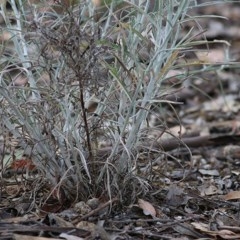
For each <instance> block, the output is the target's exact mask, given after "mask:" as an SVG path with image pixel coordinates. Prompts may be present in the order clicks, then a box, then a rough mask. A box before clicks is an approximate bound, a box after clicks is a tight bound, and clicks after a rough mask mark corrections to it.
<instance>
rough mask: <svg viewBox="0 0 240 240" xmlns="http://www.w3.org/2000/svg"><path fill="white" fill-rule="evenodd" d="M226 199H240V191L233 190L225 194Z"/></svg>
mask: <svg viewBox="0 0 240 240" xmlns="http://www.w3.org/2000/svg"><path fill="white" fill-rule="evenodd" d="M223 199H224V200H227V201H228V200H234V199H240V191H232V192H229V193H228V194H226V195H224V196H223Z"/></svg>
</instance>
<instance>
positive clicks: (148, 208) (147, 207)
mask: <svg viewBox="0 0 240 240" xmlns="http://www.w3.org/2000/svg"><path fill="white" fill-rule="evenodd" d="M138 206H139V207H140V208H141V209H142V210H143V213H144V214H145V215H151V216H152V217H153V218H154V217H156V210H155V208H154V207H153V205H152V204H151V203H150V202H148V201H145V200H143V199H138Z"/></svg>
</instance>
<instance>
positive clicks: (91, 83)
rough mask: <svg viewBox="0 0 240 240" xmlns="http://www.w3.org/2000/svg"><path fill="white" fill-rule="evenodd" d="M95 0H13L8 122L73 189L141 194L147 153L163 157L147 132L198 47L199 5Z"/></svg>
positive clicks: (0, 80) (54, 181)
mask: <svg viewBox="0 0 240 240" xmlns="http://www.w3.org/2000/svg"><path fill="white" fill-rule="evenodd" d="M30 2H31V1H30ZM96 2H98V1H92V2H90V1H79V2H78V3H73V2H68V1H58V2H57V3H56V2H55V3H53V4H51V3H49V1H46V2H43V3H41V5H40V4H34V1H32V2H31V4H29V2H28V3H24V2H22V1H18V4H16V3H15V1H13V0H12V1H9V5H10V6H11V9H12V13H11V15H9V14H7V10H6V8H5V10H3V11H2V15H3V17H4V20H5V23H6V31H7V32H8V33H9V34H10V35H11V37H10V38H9V40H8V42H7V43H6V42H5V43H4V44H3V46H2V50H1V51H2V61H1V65H2V70H1V75H0V95H1V97H0V101H1V106H2V107H1V126H2V128H3V129H4V130H5V131H8V132H11V134H12V135H13V136H14V137H15V138H16V139H17V140H18V144H19V146H21V147H22V148H23V149H24V150H25V153H26V154H27V155H28V156H29V157H31V158H32V160H33V162H34V164H35V165H36V166H37V169H39V171H40V172H41V173H42V174H43V176H44V177H45V178H46V179H47V180H48V181H49V182H50V184H51V185H52V186H53V187H54V188H55V189H61V191H62V192H64V193H65V196H68V197H69V198H79V199H88V198H89V196H100V195H101V194H106V195H108V196H109V197H112V196H118V197H119V198H121V199H123V198H125V199H126V200H128V201H129V200H130V201H134V199H135V198H136V197H137V196H138V195H140V194H144V193H147V192H148V190H149V187H150V185H149V181H148V180H149V178H148V174H150V170H147V172H146V173H145V174H144V177H143V176H141V175H139V173H138V161H139V156H140V155H141V154H142V152H145V153H146V152H149V151H155V152H156V153H158V154H161V151H160V150H159V148H155V149H150V148H151V147H150V146H151V144H152V143H153V142H154V141H155V140H156V139H149V138H148V136H146V134H145V133H146V128H148V117H149V114H150V113H151V111H152V108H153V106H156V104H158V103H159V104H160V103H162V102H164V101H163V100H162V99H161V96H162V95H163V94H165V93H166V91H167V90H166V88H165V87H164V82H165V81H166V79H167V73H168V72H169V71H170V70H171V69H173V68H174V67H175V66H174V65H175V62H176V60H177V58H178V56H179V53H180V52H181V51H182V50H183V49H185V48H186V47H188V46H190V45H189V44H190V43H189V39H188V35H187V36H185V37H180V36H181V29H182V24H183V23H184V22H185V21H187V18H188V17H187V11H188V10H189V8H190V7H194V6H196V5H197V3H196V1H189V0H181V1H180V0H179V1H177V0H167V1H161V0H159V1H151V0H150V1H149V0H146V1H140V0H136V1H110V2H108V4H105V3H104V1H102V3H101V4H97V3H96ZM9 42H11V44H12V49H11V54H10V55H11V57H10V55H8V54H7V53H6V49H7V48H8V43H9ZM184 77H185V76H179V78H180V79H181V78H182V79H183V78H184ZM19 79H22V80H24V79H25V80H26V81H25V82H24V84H18V81H17V80H19ZM156 141H157V140H156ZM155 146H156V145H155ZM149 149H150V150H149ZM129 193H131V194H129Z"/></svg>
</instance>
